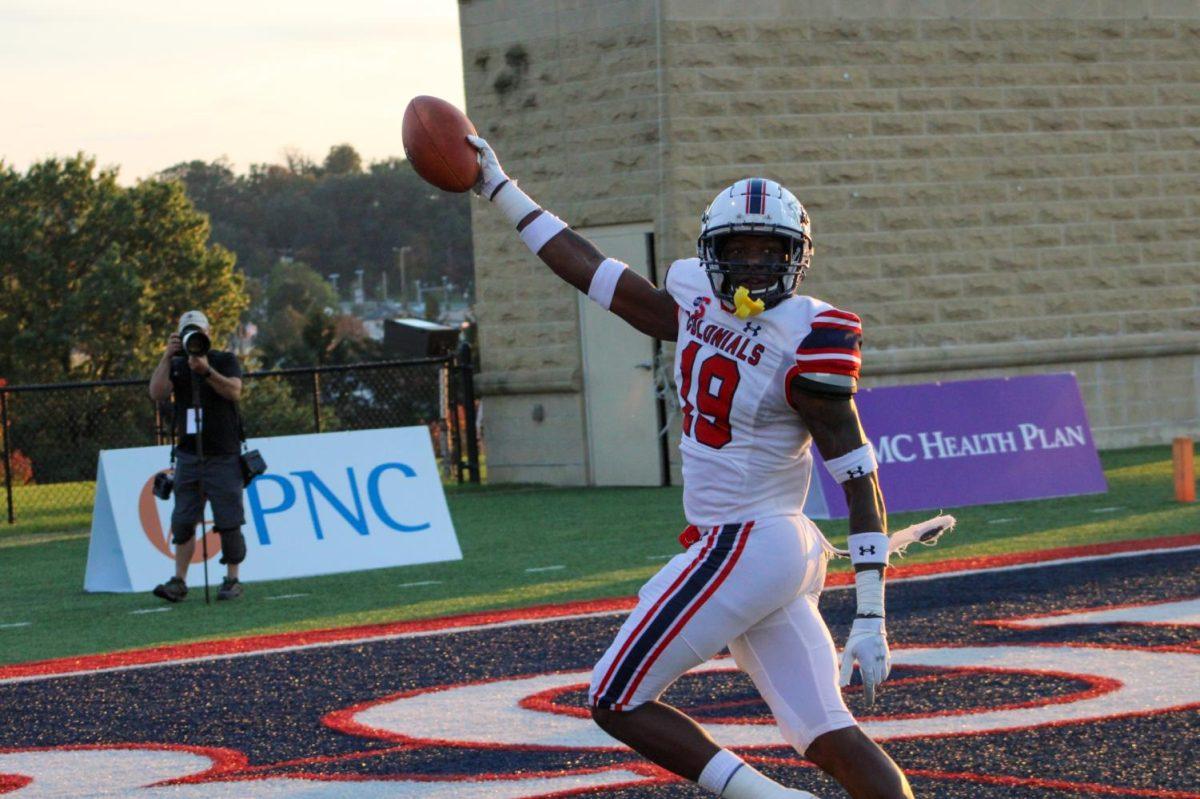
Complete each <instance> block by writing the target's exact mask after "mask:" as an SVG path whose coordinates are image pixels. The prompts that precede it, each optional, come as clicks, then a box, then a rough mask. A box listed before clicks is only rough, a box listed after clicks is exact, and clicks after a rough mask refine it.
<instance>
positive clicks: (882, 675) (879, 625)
mask: <svg viewBox="0 0 1200 799" xmlns="http://www.w3.org/2000/svg"><path fill="white" fill-rule="evenodd" d="M856 660H857V661H858V670H859V671H860V672H861V673H862V681H863V694H864V695H865V696H866V698H867V704H868V705H873V704H875V687H876V686H878V685H879V684H880V683H881V682H883V681H884V680H886V679H887V678H888V675H889V674H890V673H891V671H892V654H891V652H890V651H889V650H888V643H887V631H886V630H885V629H884V627H883V619H855V620H854V624H853V625H851V626H850V637H849V638H847V639H846V648H845V649H843V650H842V673H841V679H840V680H839V684H840V685H841V686H842V687H843V688H844V687H846V686H847V685H849V684H850V675H852V674H853V673H854V661H856Z"/></svg>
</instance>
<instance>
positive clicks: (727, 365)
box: [679, 341, 741, 449]
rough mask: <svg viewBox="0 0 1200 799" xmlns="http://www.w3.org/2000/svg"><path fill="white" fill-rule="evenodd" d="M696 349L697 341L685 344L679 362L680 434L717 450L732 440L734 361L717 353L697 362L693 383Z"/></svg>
mask: <svg viewBox="0 0 1200 799" xmlns="http://www.w3.org/2000/svg"><path fill="white" fill-rule="evenodd" d="M700 347H701V344H700V342H698V341H692V342H689V343H688V345H687V346H686V347H684V350H683V354H682V355H681V356H680V359H679V371H680V374H681V380H680V385H679V398H680V400H682V402H683V405H682V410H683V434H684V435H685V436H691V437H692V438H693V439H695V440H696V441H699V442H700V443H701V444H704V445H705V446H709V447H712V448H713V449H720V448H721V447H723V446H725V445H726V444H728V443H729V442H730V441H731V440H733V431H732V430H731V429H730V426H729V415H730V413H731V412H732V411H733V395H734V392H736V391H737V387H738V382H739V381H740V380H741V375H739V374H738V366H737V361H735V360H733V359H732V358H727V357H725V356H724V355H721V354H719V353H718V354H713V355H710V356H709V357H707V358H705V359H704V360H703V361H701V362H700V368H699V370H698V371H699V374H696V376H695V379H694V380H693V377H692V376H693V372H695V371H697V370H696V353H698V352H699V351H700ZM693 382H694V383H695V384H696V404H695V405H693V404H692V401H691V395H692V383H693Z"/></svg>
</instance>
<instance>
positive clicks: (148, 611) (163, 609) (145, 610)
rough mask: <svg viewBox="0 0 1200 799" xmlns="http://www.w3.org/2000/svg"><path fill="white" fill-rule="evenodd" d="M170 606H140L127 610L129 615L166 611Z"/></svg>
mask: <svg viewBox="0 0 1200 799" xmlns="http://www.w3.org/2000/svg"><path fill="white" fill-rule="evenodd" d="M168 610H170V608H142V609H141V610H131V611H129V615H130V616H139V615H141V614H143V613H166V612H167V611H168Z"/></svg>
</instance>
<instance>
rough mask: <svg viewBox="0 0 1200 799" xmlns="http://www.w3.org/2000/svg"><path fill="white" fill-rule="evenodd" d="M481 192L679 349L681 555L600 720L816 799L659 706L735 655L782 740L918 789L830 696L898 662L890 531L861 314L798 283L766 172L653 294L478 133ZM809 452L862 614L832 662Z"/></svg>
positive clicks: (543, 248) (754, 789)
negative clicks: (540, 199) (692, 676)
mask: <svg viewBox="0 0 1200 799" xmlns="http://www.w3.org/2000/svg"><path fill="white" fill-rule="evenodd" d="M468 140H469V141H470V142H471V144H472V145H473V146H474V147H475V148H476V149H477V150H478V152H479V161H480V165H481V177H480V181H479V184H478V185H477V186H476V191H477V192H478V193H479V194H480V195H481V196H482V197H484V198H485V199H487V200H489V201H490V202H491V204H492V205H494V206H496V208H497V209H498V210H499V211H500V212H501V213H502V214H504V215H505V217H506V218H507V219H508V221H509V222H510V223H511V224H512V225H513V227H514V228H515V229H516V230H517V231H518V232H519V235H520V237H521V239H522V240H523V241H524V242H525V244H526V245H527V246H528V247H529V249H530V250H532V251H533V252H534V253H535V254H536V255H537V256H538V257H539V258H541V260H542V261H543V262H544V263H545V264H546V265H547V266H548V267H550V269H551V271H553V272H554V273H555V274H556V275H558V276H559V277H561V278H562V279H563V280H565V281H566V282H567V283H570V284H571V285H572V286H574V287H575V288H577V289H579V291H581V292H583V293H585V294H587V295H588V297H590V298H591V299H592V300H593V301H595V302H596V303H598V304H599V305H600V306H601V307H603V308H605V309H607V310H609V311H611V312H613V313H615V314H617V315H618V316H620V317H621V318H622V319H624V320H625V321H626V322H628V323H629V324H630V325H632V326H633V327H635V328H636V329H638V330H640V331H642V332H643V333H646V334H647V335H650V336H654V337H656V338H659V339H662V340H665V341H675V342H677V344H676V348H675V383H676V385H677V386H678V389H679V403H680V409H681V412H682V423H683V435H682V439H681V441H680V450H681V453H682V458H683V481H684V492H683V497H684V510H685V513H686V516H687V521H688V523H689V527H688V528H687V529H686V530H685V531H684V533H683V535H682V536H681V537H680V540H681V542H682V543H683V544H684V545H685V547H686V551H685V552H683V553H681V554H680V555H677V556H676V557H675V558H673V559H672V560H671V561H670V562H669V563H668V564H667V565H666V566H665V567H663V569H662V570H661V571H659V572H658V574H656V575H655V576H654V577H652V578H651V579H650V581H649V582H647V583H646V585H645V586H643V587H642V589H641V591H640V592H639V594H638V597H639V601H638V605H637V607H636V608H635V609H634V611H633V613H632V614H631V615H630V616H629V618H628V619H627V620H626V621H625V623H624V625H623V626H622V627H621V630H620V632H619V633H618V634H617V637H616V639H615V640H614V641H613V642H612V645H611V646H610V647H609V649H608V651H607V652H606V653H605V654H604V656H603V657H602V658H601V659H600V662H599V663H598V664H597V665H596V667H595V670H594V672H593V675H592V683H591V688H590V691H589V701H590V704H591V711H592V718H593V719H595V721H596V723H597V724H599V725H600V727H602V728H603V729H604V730H605V731H606V732H608V733H609V734H610V735H612V736H613V737H614V738H616V739H618V740H620V741H622V742H623V743H625V744H627V745H628V746H630V747H632V748H633V749H635V750H636V751H638V752H640V753H641V754H642V755H643V756H645V757H647V758H649V759H650V760H652V761H653V762H655V763H657V764H658V765H660V766H662V767H663V768H666V769H669V770H670V771H672V772H674V773H675V774H678V775H680V776H682V777H684V778H686V779H688V780H692V781H694V782H697V783H699V784H700V785H701V786H703V787H704V788H707V789H708V790H709V791H711V792H712V793H714V794H717V795H719V796H723V797H729V799H767V798H769V797H793V798H795V797H811V796H812V794H809V793H807V792H804V791H800V790H796V789H791V788H786V787H784V786H782V785H780V784H779V783H777V782H775V781H774V780H771V779H770V778H768V777H767V776H765V775H763V774H762V773H760V772H759V771H757V770H756V769H754V768H753V767H752V766H750V765H748V764H747V763H745V762H744V761H743V760H742V759H741V758H740V757H738V756H737V755H735V754H734V753H732V752H731V751H730V750H728V749H724V748H722V747H721V746H719V745H718V744H717V743H716V742H714V741H713V739H712V738H711V737H710V736H709V735H708V733H707V732H705V730H704V729H703V728H701V727H700V726H699V725H698V724H697V723H696V722H695V721H693V720H692V719H691V718H689V717H688V716H687V715H685V714H684V713H682V712H681V711H679V710H677V709H676V708H674V707H671V706H670V705H667V704H665V703H663V702H661V701H659V697H660V696H661V695H662V693H663V691H664V690H666V688H667V687H668V686H669V685H670V684H671V683H672V682H674V681H675V680H676V679H677V678H678V677H679V676H680V675H682V674H683V673H685V672H686V671H688V670H689V669H691V668H693V667H695V666H697V665H699V664H700V663H703V662H704V661H705V660H707V659H709V658H711V657H713V656H715V655H716V654H717V653H719V652H720V651H721V650H722V649H723V648H725V647H726V646H728V647H729V649H730V651H731V652H732V654H733V657H734V659H735V660H736V662H737V664H738V666H739V667H740V668H741V669H742V670H744V671H745V672H746V673H748V674H749V675H750V677H751V679H752V680H753V681H754V684H755V686H756V687H757V688H758V691H759V692H760V693H761V694H762V696H763V698H764V699H765V700H766V702H767V704H768V705H769V706H770V709H771V712H772V713H773V714H774V717H775V719H776V721H777V722H778V724H779V728H780V730H781V732H782V734H783V737H784V738H785V739H786V740H787V742H788V743H789V744H791V745H792V746H793V747H795V748H796V750H797V751H799V752H800V753H802V754H803V755H804V756H805V757H807V758H808V759H809V760H811V761H812V762H814V763H816V764H817V765H818V766H820V767H821V768H822V769H824V770H825V771H826V772H828V773H829V774H830V775H832V776H833V777H834V778H835V779H836V780H837V781H838V782H839V783H841V784H842V785H843V786H844V787H845V788H846V790H847V791H849V793H850V795H851V796H853V797H856V799H862V798H863V797H887V798H888V799H899V798H900V797H911V796H912V790H911V788H910V787H909V785H908V781H907V780H906V779H905V777H904V774H903V773H902V772H901V771H900V769H899V768H898V767H897V766H896V764H895V763H894V762H893V761H892V759H891V758H889V757H888V755H887V754H886V753H884V751H883V750H882V749H881V748H880V747H879V746H878V745H877V744H875V743H874V742H873V741H871V740H870V739H869V738H868V737H867V736H866V735H865V734H864V733H863V732H862V730H861V729H860V728H859V727H858V726H857V724H856V723H855V721H854V718H853V717H852V716H851V715H850V712H849V710H848V709H847V708H846V705H845V703H844V702H843V700H842V696H841V692H840V690H839V682H840V684H841V685H847V684H849V681H850V676H851V673H852V670H853V666H854V664H855V663H856V662H857V664H858V666H859V671H860V672H861V675H862V682H863V688H864V692H865V694H866V699H867V702H868V703H870V702H873V701H874V694H875V691H876V689H877V687H878V686H879V684H880V683H881V682H883V681H884V680H885V679H886V678H887V676H888V672H889V669H890V655H889V652H888V644H887V637H886V633H885V627H884V571H885V569H886V567H887V558H888V548H889V538H888V535H887V517H886V513H885V510H884V503H883V496H882V494H881V492H880V489H879V481H878V480H877V478H876V473H875V472H876V460H875V455H874V452H873V450H872V448H871V445H870V444H869V443H868V441H867V438H866V435H865V434H864V432H863V429H862V426H861V424H860V423H859V418H858V411H857V410H856V407H855V404H854V399H853V396H854V393H855V391H856V389H857V382H858V374H859V364H860V354H859V352H860V343H861V340H862V327H861V323H860V321H859V318H858V317H857V316H855V315H854V314H852V313H849V312H847V311H844V310H839V309H837V308H834V307H832V306H831V305H829V304H828V303H825V302H822V301H820V300H817V299H814V298H812V297H806V296H803V295H799V294H797V287H798V286H799V285H800V281H801V280H803V278H804V274H805V272H806V271H807V270H808V269H809V266H810V264H811V261H812V254H813V242H812V233H811V228H810V224H809V218H808V214H807V213H806V212H805V210H804V207H803V206H802V205H801V204H800V202H799V201H798V200H797V199H796V198H795V196H793V195H792V193H791V192H790V191H788V190H787V189H785V188H784V187H783V186H781V185H779V184H778V183H776V182H775V181H772V180H765V179H761V178H753V179H748V180H739V181H738V182H737V183H735V184H733V185H732V186H730V187H729V188H727V189H725V190H723V191H722V192H721V193H720V194H718V195H717V197H716V199H714V200H713V201H712V204H711V205H709V207H708V209H707V210H706V211H705V212H704V216H703V217H702V218H701V225H700V237H699V240H698V244H697V249H698V256H699V257H696V258H687V259H683V260H679V261H675V262H674V263H673V264H672V265H671V267H670V270H669V271H668V272H667V275H666V280H665V281H664V287H663V288H656V287H655V286H654V285H653V284H651V283H650V282H649V281H647V280H646V279H645V278H643V277H641V276H639V275H638V274H636V273H635V272H633V271H631V270H629V269H628V268H626V265H625V264H623V263H621V262H620V261H617V260H614V259H612V258H607V257H605V255H604V254H603V253H602V252H600V251H599V250H598V249H596V247H595V246H594V245H593V244H592V243H591V242H590V241H588V240H587V239H586V238H584V237H583V236H580V235H579V234H577V233H576V232H574V231H573V230H571V229H570V228H569V227H568V226H567V223H565V222H563V221H562V220H561V219H559V218H558V217H556V216H555V215H554V214H552V213H550V212H548V211H546V210H544V209H542V208H541V207H540V206H539V205H538V204H537V203H536V202H534V201H533V200H532V199H531V198H530V197H529V196H528V195H526V194H525V193H524V192H523V191H522V190H521V189H520V188H519V187H518V186H517V184H516V182H515V181H513V180H511V179H509V177H508V176H507V175H506V174H505V173H504V170H503V169H502V168H501V166H500V163H499V161H498V160H497V158H496V154H495V152H494V151H493V150H492V148H491V147H490V146H488V143H487V142H486V141H484V140H483V139H482V138H479V137H477V136H470V137H468ZM814 443H815V444H816V446H817V448H818V449H819V450H820V452H821V455H822V456H823V457H824V459H825V462H826V465H827V466H828V468H829V469H830V471H831V472H832V473H833V475H834V477H835V478H836V479H837V480H838V481H839V482H840V483H841V484H842V486H843V488H844V490H845V494H846V499H847V503H848V505H849V509H850V517H849V524H850V537H849V552H850V557H851V560H852V562H853V564H854V569H855V584H856V588H857V598H858V612H857V615H856V617H855V619H854V621H853V624H852V627H851V631H850V636H849V639H848V640H847V642H846V646H845V649H844V652H843V655H842V661H841V669H840V674H839V669H838V662H837V653H836V650H835V648H834V644H833V640H832V638H831V636H830V634H829V631H828V629H827V627H826V626H825V623H824V621H823V620H822V618H821V615H820V613H819V612H818V610H817V598H818V596H819V595H820V591H821V588H822V586H823V584H824V579H825V561H826V558H827V556H828V554H829V552H830V551H831V549H832V548H831V546H830V544H829V543H828V542H827V541H826V540H825V538H824V537H823V536H822V535H821V533H820V531H819V530H818V529H817V527H816V526H815V525H814V524H813V523H812V522H811V521H809V519H808V518H806V517H805V516H804V515H803V514H802V512H801V510H802V508H803V506H804V499H805V495H806V494H807V491H808V484H809V479H810V477H811V469H812V455H811V453H810V448H811V446H812V444H814Z"/></svg>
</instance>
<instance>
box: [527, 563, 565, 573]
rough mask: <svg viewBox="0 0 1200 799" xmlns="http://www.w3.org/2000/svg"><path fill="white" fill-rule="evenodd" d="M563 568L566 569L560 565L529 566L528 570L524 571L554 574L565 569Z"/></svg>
mask: <svg viewBox="0 0 1200 799" xmlns="http://www.w3.org/2000/svg"><path fill="white" fill-rule="evenodd" d="M565 568H567V567H566V566H564V565H563V564H561V563H560V564H559V565H557V566H531V567H529V568H528V569H526V570H525V571H527V572H556V571H559V570H561V569H565Z"/></svg>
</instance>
